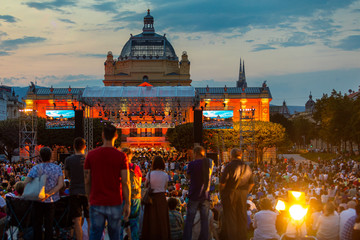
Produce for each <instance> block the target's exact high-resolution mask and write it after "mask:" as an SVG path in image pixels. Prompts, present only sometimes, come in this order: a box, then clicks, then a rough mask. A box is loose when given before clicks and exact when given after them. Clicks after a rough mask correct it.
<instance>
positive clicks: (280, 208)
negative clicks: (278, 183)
mask: <svg viewBox="0 0 360 240" xmlns="http://www.w3.org/2000/svg"><path fill="white" fill-rule="evenodd" d="M275 209H276V210H278V211H279V212H280V211H285V203H284V201H281V200H278V201H277V203H276V207H275Z"/></svg>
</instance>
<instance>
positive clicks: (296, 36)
mask: <svg viewBox="0 0 360 240" xmlns="http://www.w3.org/2000/svg"><path fill="white" fill-rule="evenodd" d="M314 43H315V42H314V41H310V36H309V35H308V34H307V33H304V32H294V33H292V36H291V37H289V38H288V39H287V40H286V41H284V42H281V43H280V46H282V47H300V46H305V45H311V44H314Z"/></svg>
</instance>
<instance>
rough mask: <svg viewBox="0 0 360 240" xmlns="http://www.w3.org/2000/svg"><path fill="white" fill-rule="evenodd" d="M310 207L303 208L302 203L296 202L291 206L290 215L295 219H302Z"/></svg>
mask: <svg viewBox="0 0 360 240" xmlns="http://www.w3.org/2000/svg"><path fill="white" fill-rule="evenodd" d="M307 211H308V209H307V208H303V207H302V206H301V205H298V204H295V205H292V206H291V207H290V208H289V212H290V216H291V217H292V219H294V220H297V221H298V220H301V219H303V218H304V217H305V215H306V213H307Z"/></svg>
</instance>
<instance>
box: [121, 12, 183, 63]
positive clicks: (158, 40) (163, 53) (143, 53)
mask: <svg viewBox="0 0 360 240" xmlns="http://www.w3.org/2000/svg"><path fill="white" fill-rule="evenodd" d="M127 59H139V60H140V59H146V60H149V59H154V60H157V59H168V60H176V61H178V57H177V56H176V53H175V51H174V48H173V46H172V45H171V43H170V42H169V41H168V40H167V39H166V37H165V35H164V36H162V35H159V34H156V33H155V29H154V18H153V17H152V16H151V15H150V10H148V14H147V15H146V16H145V17H144V27H143V32H142V33H140V34H138V35H135V36H132V35H131V37H130V39H129V40H128V41H127V42H126V44H125V45H124V47H123V49H122V51H121V53H120V56H119V61H122V60H127Z"/></svg>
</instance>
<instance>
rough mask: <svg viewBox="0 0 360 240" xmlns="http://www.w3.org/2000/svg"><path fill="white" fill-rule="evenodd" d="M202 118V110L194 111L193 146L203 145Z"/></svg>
mask: <svg viewBox="0 0 360 240" xmlns="http://www.w3.org/2000/svg"><path fill="white" fill-rule="evenodd" d="M202 134H203V116H202V110H201V109H200V110H198V109H195V110H194V144H199V145H203V139H202Z"/></svg>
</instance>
